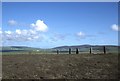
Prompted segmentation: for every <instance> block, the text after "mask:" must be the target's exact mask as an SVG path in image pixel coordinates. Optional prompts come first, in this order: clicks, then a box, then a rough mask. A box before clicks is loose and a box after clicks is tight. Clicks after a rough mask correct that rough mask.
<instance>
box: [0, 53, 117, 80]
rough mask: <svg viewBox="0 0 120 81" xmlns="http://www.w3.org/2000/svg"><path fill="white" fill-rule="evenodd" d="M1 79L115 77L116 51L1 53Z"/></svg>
mask: <svg viewBox="0 0 120 81" xmlns="http://www.w3.org/2000/svg"><path fill="white" fill-rule="evenodd" d="M2 62H3V65H2V67H3V69H2V71H3V72H2V73H3V79H117V78H118V57H117V55H116V54H106V55H103V54H99V55H90V54H78V55H77V54H76V55H75V54H73V55H72V54H71V55H69V54H66V55H65V54H59V55H55V54H40V55H3V56H2Z"/></svg>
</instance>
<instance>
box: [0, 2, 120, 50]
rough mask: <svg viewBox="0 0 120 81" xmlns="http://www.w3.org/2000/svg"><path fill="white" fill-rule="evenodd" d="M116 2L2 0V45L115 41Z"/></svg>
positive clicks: (57, 44)
mask: <svg viewBox="0 0 120 81" xmlns="http://www.w3.org/2000/svg"><path fill="white" fill-rule="evenodd" d="M119 31H120V27H119V26H118V3H117V2H3V3H2V27H1V28H0V34H2V45H3V46H29V47H39V48H52V47H57V46H64V45H67V46H71V45H83V44H90V45H118V32H119Z"/></svg>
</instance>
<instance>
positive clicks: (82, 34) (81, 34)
mask: <svg viewBox="0 0 120 81" xmlns="http://www.w3.org/2000/svg"><path fill="white" fill-rule="evenodd" d="M77 36H79V37H85V33H83V32H78V33H77Z"/></svg>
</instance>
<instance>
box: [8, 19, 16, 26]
mask: <svg viewBox="0 0 120 81" xmlns="http://www.w3.org/2000/svg"><path fill="white" fill-rule="evenodd" d="M8 24H9V25H16V24H17V22H16V21H15V20H9V21H8Z"/></svg>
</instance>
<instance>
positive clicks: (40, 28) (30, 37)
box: [0, 20, 48, 41]
mask: <svg viewBox="0 0 120 81" xmlns="http://www.w3.org/2000/svg"><path fill="white" fill-rule="evenodd" d="M8 23H9V24H10V25H16V24H17V22H16V21H15V20H9V21H8ZM31 26H32V28H29V29H16V30H15V31H10V30H8V31H3V32H2V31H1V28H0V33H3V36H2V38H3V39H4V40H6V41H7V40H8V41H42V40H46V38H45V37H46V35H44V33H42V32H46V31H47V30H48V27H47V25H46V24H45V23H44V22H43V21H41V20H37V21H36V22H35V24H34V23H33V24H31Z"/></svg>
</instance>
